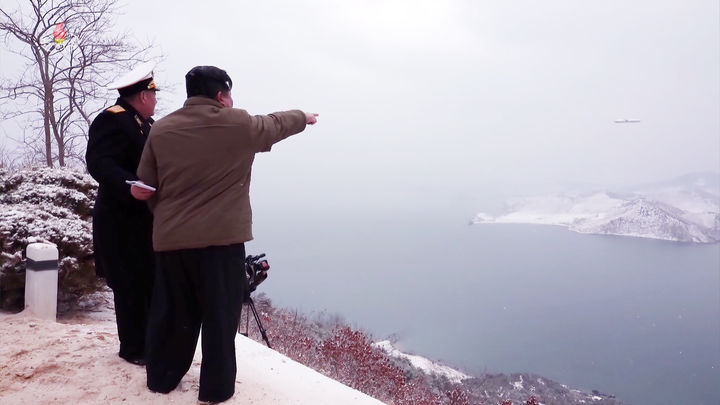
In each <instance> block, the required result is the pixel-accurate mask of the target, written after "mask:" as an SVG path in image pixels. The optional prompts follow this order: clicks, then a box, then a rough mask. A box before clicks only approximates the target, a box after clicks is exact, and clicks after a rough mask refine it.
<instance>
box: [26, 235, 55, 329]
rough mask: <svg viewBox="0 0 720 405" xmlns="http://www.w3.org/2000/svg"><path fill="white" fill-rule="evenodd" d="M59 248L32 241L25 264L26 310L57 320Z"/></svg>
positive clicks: (43, 317)
mask: <svg viewBox="0 0 720 405" xmlns="http://www.w3.org/2000/svg"><path fill="white" fill-rule="evenodd" d="M58 257H59V256H58V250H57V247H56V246H55V245H53V244H48V243H31V244H29V245H28V247H27V265H26V266H25V310H26V311H27V312H29V313H31V314H33V315H35V316H37V317H38V318H42V319H49V320H53V321H55V320H56V316H57V290H58Z"/></svg>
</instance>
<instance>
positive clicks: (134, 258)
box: [93, 203, 154, 361]
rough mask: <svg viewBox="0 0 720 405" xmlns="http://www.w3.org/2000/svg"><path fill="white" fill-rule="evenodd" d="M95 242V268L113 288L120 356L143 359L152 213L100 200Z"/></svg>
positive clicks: (151, 259)
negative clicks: (104, 203) (126, 208)
mask: <svg viewBox="0 0 720 405" xmlns="http://www.w3.org/2000/svg"><path fill="white" fill-rule="evenodd" d="M93 245H94V250H95V271H96V272H97V273H98V275H100V276H102V277H105V278H106V279H107V284H108V286H109V287H110V288H111V289H112V290H113V298H114V301H115V318H116V322H117V329H118V338H119V340H120V353H119V354H120V357H122V358H124V359H127V360H131V361H132V360H139V359H142V358H143V357H144V356H145V349H146V348H145V337H146V334H147V330H146V326H147V321H148V314H149V311H150V295H151V294H152V288H153V287H152V284H153V267H154V257H153V250H152V216H151V215H150V213H149V211H147V210H145V211H132V210H130V211H122V210H120V209H117V208H108V207H105V206H103V205H102V204H100V203H97V204H96V205H95V208H94V209H93Z"/></svg>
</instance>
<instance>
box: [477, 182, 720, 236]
mask: <svg viewBox="0 0 720 405" xmlns="http://www.w3.org/2000/svg"><path fill="white" fill-rule="evenodd" d="M471 223H472V224H488V223H496V224H541V225H557V226H563V227H566V228H567V229H568V230H570V231H574V232H578V233H586V234H599V235H619V236H632V237H639V238H651V239H661V240H668V241H677V242H689V243H718V242H720V175H718V174H714V173H702V174H693V175H687V176H683V177H681V178H679V179H676V180H673V181H669V182H665V183H660V184H656V185H650V186H644V187H639V188H636V189H635V190H633V191H630V192H613V191H606V190H599V191H590V192H565V193H557V194H548V195H541V196H532V197H524V198H515V199H512V200H509V201H507V202H506V207H505V212H504V213H503V214H501V215H497V216H493V215H489V214H486V213H484V212H479V213H477V214H476V215H475V217H474V218H473V219H472V221H471Z"/></svg>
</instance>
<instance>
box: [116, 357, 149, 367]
mask: <svg viewBox="0 0 720 405" xmlns="http://www.w3.org/2000/svg"><path fill="white" fill-rule="evenodd" d="M120 357H121V358H122V359H124V360H125V361H127V362H128V363H131V364H134V365H136V366H144V365H146V364H147V361H146V360H145V357H143V356H120Z"/></svg>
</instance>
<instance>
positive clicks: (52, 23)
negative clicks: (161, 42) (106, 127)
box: [0, 0, 152, 167]
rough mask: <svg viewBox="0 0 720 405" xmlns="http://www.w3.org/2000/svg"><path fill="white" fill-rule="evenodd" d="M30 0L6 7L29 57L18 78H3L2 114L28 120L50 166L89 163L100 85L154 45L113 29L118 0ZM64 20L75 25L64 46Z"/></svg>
mask: <svg viewBox="0 0 720 405" xmlns="http://www.w3.org/2000/svg"><path fill="white" fill-rule="evenodd" d="M28 3H29V7H28V6H24V5H23V6H20V8H18V9H17V10H12V11H9V10H6V9H4V8H3V7H0V33H2V34H4V40H5V43H6V44H8V50H9V51H10V52H12V53H14V54H16V55H18V56H19V57H20V58H22V59H23V60H24V61H25V65H24V69H23V71H22V72H21V73H20V74H19V76H18V77H15V78H3V79H2V81H0V102H1V103H2V106H3V107H4V108H3V112H2V117H3V118H5V119H12V118H19V117H23V118H24V122H26V123H27V126H26V128H25V134H24V136H23V141H24V143H25V146H26V147H27V148H29V149H31V150H32V151H34V152H41V154H42V157H43V158H44V161H45V164H46V165H47V166H48V167H53V166H54V165H55V164H57V165H59V166H65V165H67V164H68V163H69V160H70V161H72V160H74V161H79V162H83V161H84V159H83V154H84V153H83V149H84V146H85V144H86V142H85V141H86V140H87V130H88V128H89V125H90V122H91V117H92V116H93V115H94V114H95V113H97V112H98V111H99V110H100V109H101V108H102V103H101V101H99V100H102V99H104V98H105V95H104V94H102V93H100V91H101V90H102V91H103V92H104V86H105V85H107V83H108V82H109V78H112V77H114V76H115V75H116V72H118V71H119V70H121V69H126V68H128V67H129V65H130V64H132V63H133V62H136V61H138V60H143V59H146V58H147V57H148V55H149V52H150V50H151V49H152V45H151V44H150V45H145V46H140V45H136V44H133V43H131V42H130V41H129V40H128V38H130V36H129V35H127V34H126V33H117V32H113V31H114V30H113V28H114V27H113V24H114V19H115V16H116V3H117V0H65V1H53V0H31V1H29V2H28ZM26 4H27V3H26ZM59 23H64V27H65V28H66V30H67V37H66V40H65V42H64V43H62V44H59V43H57V42H56V41H55V40H54V35H53V30H54V29H55V27H56V25H57V24H59ZM10 45H14V47H13V46H10ZM28 132H29V133H28ZM38 146H41V149H40V150H39V151H38Z"/></svg>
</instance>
